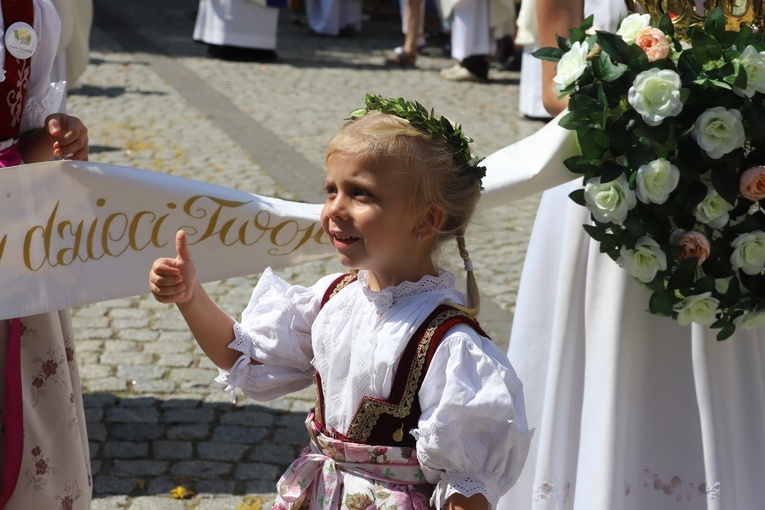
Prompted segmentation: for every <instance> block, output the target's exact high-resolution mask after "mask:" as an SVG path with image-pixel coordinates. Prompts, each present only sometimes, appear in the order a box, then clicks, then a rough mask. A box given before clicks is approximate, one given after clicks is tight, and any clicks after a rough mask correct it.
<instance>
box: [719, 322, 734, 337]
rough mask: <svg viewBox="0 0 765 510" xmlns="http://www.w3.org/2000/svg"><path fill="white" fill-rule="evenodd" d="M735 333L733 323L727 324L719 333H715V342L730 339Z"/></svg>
mask: <svg viewBox="0 0 765 510" xmlns="http://www.w3.org/2000/svg"><path fill="white" fill-rule="evenodd" d="M735 332H736V325H735V324H734V323H733V322H729V323H727V324H726V325H725V326H723V328H722V329H721V330H720V332H719V333H717V340H719V341H722V340H727V339H728V338H730V336H731V335H732V334H733V333H735Z"/></svg>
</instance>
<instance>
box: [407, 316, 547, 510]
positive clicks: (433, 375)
mask: <svg viewBox="0 0 765 510" xmlns="http://www.w3.org/2000/svg"><path fill="white" fill-rule="evenodd" d="M419 398H420V405H421V407H422V416H421V418H420V422H419V425H418V427H419V428H418V429H416V430H413V431H412V433H413V434H414V436H415V438H417V456H418V458H419V460H420V463H421V465H422V468H423V472H424V474H425V478H426V479H427V480H428V481H429V482H431V483H434V484H436V489H435V491H434V493H433V500H432V502H431V503H432V504H433V505H434V506H435V507H436V508H446V506H447V505H446V502H447V500H448V498H449V497H450V496H452V495H453V494H455V493H460V494H462V495H464V496H467V497H470V496H473V495H475V494H483V496H484V497H485V498H486V500H487V501H488V502H489V504H490V505H491V508H492V509H493V508H496V505H497V501H498V500H499V498H500V496H502V495H503V494H504V493H505V492H507V491H508V490H509V489H510V487H512V486H513V484H514V483H515V482H516V480H517V479H518V476H519V475H520V473H521V470H522V469H523V465H524V464H525V462H526V456H527V454H528V449H529V443H530V441H531V436H532V435H533V430H532V431H529V429H528V425H527V424H526V411H525V406H524V400H523V385H522V384H521V381H520V380H519V379H518V376H517V375H516V374H515V371H514V370H513V368H512V367H511V366H510V362H509V361H508V360H507V357H506V356H505V355H504V354H503V353H502V352H501V351H500V350H499V349H497V347H496V346H495V345H494V344H493V343H492V342H491V340H489V339H488V338H485V337H482V336H480V335H479V334H478V333H476V332H475V331H473V329H472V328H470V327H468V326H465V325H458V326H455V327H454V328H452V329H450V330H449V331H448V332H447V336H446V337H445V338H444V339H443V341H442V343H441V345H440V346H439V347H438V349H437V350H436V353H435V355H434V356H433V361H432V362H431V365H430V368H429V369H428V373H427V375H426V376H425V379H424V381H423V384H422V388H421V389H420V394H419Z"/></svg>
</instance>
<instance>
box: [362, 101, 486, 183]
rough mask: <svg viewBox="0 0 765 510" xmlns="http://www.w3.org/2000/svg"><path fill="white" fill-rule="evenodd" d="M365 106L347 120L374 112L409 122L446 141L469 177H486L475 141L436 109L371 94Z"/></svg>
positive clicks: (424, 131) (415, 102) (414, 102)
mask: <svg viewBox="0 0 765 510" xmlns="http://www.w3.org/2000/svg"><path fill="white" fill-rule="evenodd" d="M364 104H365V105H366V107H364V108H359V109H356V110H353V111H352V112H351V113H350V117H349V119H347V120H356V119H358V118H359V117H362V116H364V115H365V114H366V113H367V112H371V111H379V112H381V113H387V114H390V115H395V116H396V117H400V118H402V119H404V120H406V121H408V122H409V124H411V126H412V127H413V128H415V129H417V130H419V131H422V132H423V133H425V134H428V135H430V137H431V138H441V139H443V140H445V141H446V143H447V145H448V146H449V148H450V149H451V152H452V154H453V155H454V158H455V159H456V160H457V162H458V163H460V164H462V165H464V166H465V170H464V173H465V174H466V175H467V174H470V175H474V176H475V178H476V179H478V182H479V183H480V182H481V181H482V179H483V178H484V177H486V167H484V166H481V165H480V163H481V161H482V160H483V158H480V159H478V158H476V157H474V156H473V154H472V153H471V152H470V144H471V143H473V139H472V138H470V137H469V136H467V135H466V134H465V133H463V132H462V126H460V125H459V124H452V122H451V121H450V120H449V119H447V118H446V117H443V116H438V117H436V114H435V113H434V111H433V110H432V109H431V110H430V111H428V109H427V108H425V107H424V106H422V105H421V104H420V103H418V102H417V101H407V100H406V99H404V98H401V97H399V98H383V97H382V96H377V95H373V94H367V95H366V97H365V98H364Z"/></svg>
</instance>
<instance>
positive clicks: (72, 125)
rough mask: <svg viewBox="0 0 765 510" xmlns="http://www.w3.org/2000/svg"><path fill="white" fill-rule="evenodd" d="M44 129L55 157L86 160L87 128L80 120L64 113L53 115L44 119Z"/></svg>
mask: <svg viewBox="0 0 765 510" xmlns="http://www.w3.org/2000/svg"><path fill="white" fill-rule="evenodd" d="M44 129H45V131H46V132H47V133H48V135H49V136H50V138H51V139H52V140H53V155H54V156H55V157H57V158H61V159H64V158H66V159H75V160H79V161H87V160H88V128H86V127H85V124H83V123H82V121H81V120H80V119H78V118H77V117H73V116H71V115H67V114H66V113H53V114H51V115H48V117H47V118H46V119H45V128H44Z"/></svg>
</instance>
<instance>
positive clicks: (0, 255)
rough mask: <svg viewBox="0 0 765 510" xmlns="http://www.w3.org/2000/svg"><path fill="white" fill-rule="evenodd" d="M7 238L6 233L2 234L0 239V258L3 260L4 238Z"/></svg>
mask: <svg viewBox="0 0 765 510" xmlns="http://www.w3.org/2000/svg"><path fill="white" fill-rule="evenodd" d="M6 239H8V234H6V235H4V236H3V240H2V241H0V260H3V252H5V240H6Z"/></svg>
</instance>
